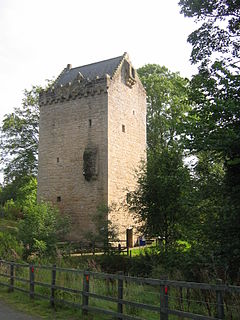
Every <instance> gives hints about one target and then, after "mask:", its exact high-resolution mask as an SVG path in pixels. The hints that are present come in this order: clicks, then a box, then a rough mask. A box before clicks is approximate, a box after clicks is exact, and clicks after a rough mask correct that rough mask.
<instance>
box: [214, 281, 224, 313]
mask: <svg viewBox="0 0 240 320" xmlns="http://www.w3.org/2000/svg"><path fill="white" fill-rule="evenodd" d="M216 283H217V285H222V280H221V279H217V281H216ZM216 298H217V318H218V319H224V304H223V294H222V291H221V290H216Z"/></svg>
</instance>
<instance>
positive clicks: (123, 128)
mask: <svg viewBox="0 0 240 320" xmlns="http://www.w3.org/2000/svg"><path fill="white" fill-rule="evenodd" d="M125 129H126V128H125V125H124V124H123V125H122V132H125Z"/></svg>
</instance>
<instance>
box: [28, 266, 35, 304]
mask: <svg viewBox="0 0 240 320" xmlns="http://www.w3.org/2000/svg"><path fill="white" fill-rule="evenodd" d="M29 280H30V281H29V295H30V298H31V299H34V266H33V265H29Z"/></svg>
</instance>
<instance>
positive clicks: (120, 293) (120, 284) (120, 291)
mask: <svg viewBox="0 0 240 320" xmlns="http://www.w3.org/2000/svg"><path fill="white" fill-rule="evenodd" d="M118 275H119V277H118V299H120V300H122V299H123V279H122V276H123V272H122V271H120V272H119V273H118ZM117 311H118V313H123V304H122V303H121V302H118V309H117ZM118 319H122V318H118Z"/></svg>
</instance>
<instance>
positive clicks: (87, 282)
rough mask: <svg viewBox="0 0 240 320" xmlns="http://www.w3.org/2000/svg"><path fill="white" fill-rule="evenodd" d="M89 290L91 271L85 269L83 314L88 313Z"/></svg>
mask: <svg viewBox="0 0 240 320" xmlns="http://www.w3.org/2000/svg"><path fill="white" fill-rule="evenodd" d="M88 292H89V272H88V271H84V272H83V293H82V314H83V315H87V314H88V310H87V307H88V300H89V299H88V298H89V297H88V295H87V293H88Z"/></svg>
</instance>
